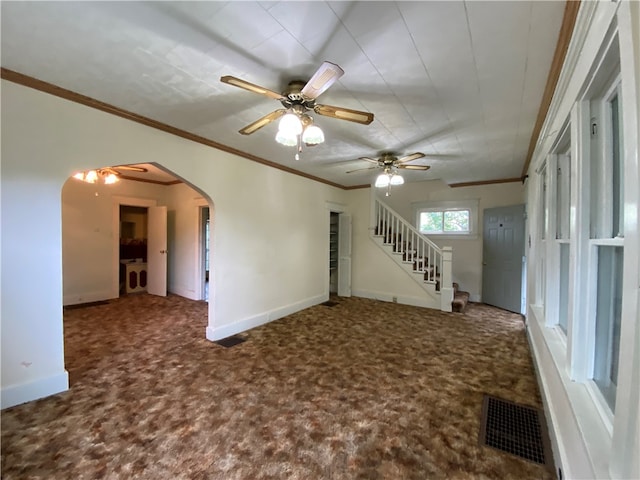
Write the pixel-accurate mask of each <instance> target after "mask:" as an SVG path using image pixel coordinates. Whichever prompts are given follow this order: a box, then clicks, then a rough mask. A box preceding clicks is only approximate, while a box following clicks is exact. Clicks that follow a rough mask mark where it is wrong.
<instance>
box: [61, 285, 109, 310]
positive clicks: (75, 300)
mask: <svg viewBox="0 0 640 480" xmlns="http://www.w3.org/2000/svg"><path fill="white" fill-rule="evenodd" d="M111 298H115V297H114V296H113V295H112V294H111V289H107V290H97V291H95V292H76V293H71V294H67V295H64V296H63V298H62V305H63V306H65V307H66V306H68V305H78V304H81V303H91V302H100V301H102V300H109V299H111Z"/></svg>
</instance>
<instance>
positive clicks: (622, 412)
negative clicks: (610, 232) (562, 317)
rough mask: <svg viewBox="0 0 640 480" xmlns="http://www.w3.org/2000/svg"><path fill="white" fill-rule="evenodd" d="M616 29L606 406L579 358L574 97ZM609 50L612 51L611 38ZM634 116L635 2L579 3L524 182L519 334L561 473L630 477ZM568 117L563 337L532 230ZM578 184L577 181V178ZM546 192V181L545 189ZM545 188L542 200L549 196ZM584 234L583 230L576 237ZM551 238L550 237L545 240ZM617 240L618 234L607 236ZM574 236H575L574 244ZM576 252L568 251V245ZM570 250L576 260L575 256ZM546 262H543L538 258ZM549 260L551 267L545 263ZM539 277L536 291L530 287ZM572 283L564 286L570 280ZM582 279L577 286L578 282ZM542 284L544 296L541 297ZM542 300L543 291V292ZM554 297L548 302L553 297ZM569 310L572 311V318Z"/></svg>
mask: <svg viewBox="0 0 640 480" xmlns="http://www.w3.org/2000/svg"><path fill="white" fill-rule="evenodd" d="M615 32H617V34H618V39H619V50H618V51H619V55H620V61H621V69H620V70H621V79H622V98H623V104H622V113H623V141H624V152H623V157H624V173H625V183H624V195H625V198H624V208H625V218H624V273H623V286H622V314H621V333H620V349H619V365H620V367H619V370H618V377H617V388H616V391H617V394H616V403H615V412H611V410H610V409H609V408H608V407H606V405H603V403H602V402H600V400H599V397H598V396H599V392H598V391H597V387H594V386H593V382H592V381H591V380H590V379H591V376H592V373H591V372H592V369H590V365H592V360H589V359H588V356H589V354H590V351H592V346H590V343H591V344H592V343H594V342H593V340H591V341H589V340H588V339H589V338H590V337H591V338H592V339H593V338H594V337H595V332H593V331H589V329H590V328H591V327H590V325H591V323H590V322H591V321H592V319H593V318H595V314H593V311H592V310H593V307H592V304H595V300H594V297H595V293H594V292H593V290H594V289H591V290H592V291H590V290H589V286H590V285H593V282H591V281H590V277H589V275H590V274H591V275H593V274H592V273H590V272H589V270H590V267H589V265H588V263H589V262H588V261H587V254H586V253H585V252H586V251H587V250H588V249H587V248H585V247H584V246H582V244H585V243H589V239H588V238H587V239H586V241H585V240H584V237H585V234H584V233H582V232H584V231H586V232H588V231H589V227H588V225H589V211H588V208H590V206H589V203H588V200H587V201H585V199H588V198H589V196H588V193H589V192H590V191H591V189H590V187H589V186H588V185H589V184H588V178H587V176H586V175H580V173H579V172H585V171H586V172H588V171H590V165H591V164H592V163H591V159H590V157H589V151H588V150H589V148H590V147H589V146H588V145H589V144H590V134H589V127H590V120H589V115H586V117H585V118H584V124H583V123H582V122H583V117H581V115H580V114H581V113H582V110H581V109H580V108H579V107H580V105H579V102H580V101H581V100H582V99H583V96H584V94H585V92H586V91H587V86H588V85H589V83H590V82H591V80H592V78H593V75H594V73H595V72H596V71H597V64H598V58H599V56H600V55H601V54H602V53H603V52H604V51H606V48H605V46H606V45H608V39H610V38H611V35H612V33H615ZM613 45H614V47H613V48H617V47H616V46H615V45H616V44H613ZM639 118H640V4H639V3H638V2H627V1H620V2H583V3H582V4H581V6H580V12H579V14H578V18H577V22H576V27H575V29H574V33H573V37H572V40H571V44H570V46H569V50H568V54H567V59H566V60H565V64H564V66H563V70H562V73H561V76H560V79H559V82H558V87H557V89H556V93H555V96H554V99H553V101H552V103H551V106H550V109H549V115H548V116H547V119H546V120H545V124H544V125H543V130H542V135H541V140H540V142H539V143H538V145H537V146H536V150H535V152H534V155H533V159H532V163H531V168H530V169H529V180H528V181H527V203H528V211H529V215H530V218H531V219H532V221H530V222H529V227H530V229H531V230H530V234H531V238H532V239H533V242H532V245H531V248H530V249H529V250H528V251H529V253H528V274H529V282H528V283H529V286H530V288H529V300H530V302H531V303H530V304H529V305H528V310H527V322H528V325H529V328H528V335H529V340H530V343H531V346H532V350H533V353H534V359H535V365H536V370H537V372H538V375H539V378H540V383H541V387H542V394H543V400H544V404H545V409H546V411H547V419H548V420H549V421H550V422H551V435H552V440H553V443H554V445H555V460H556V463H557V464H558V466H559V467H560V468H562V470H563V473H564V477H565V478H625V479H631V478H640V464H639V455H638V452H639V451H640V412H639V411H640V382H639V380H638V379H639V378H640V361H639V359H640V334H639V332H640V315H639V312H638V308H639V306H640V303H639V299H640V292H639V291H638V285H640V273H639V272H640V218H639V212H638V205H639V200H640V191H639V185H640V169H639V165H638V150H639V147H640V143H639V140H638V139H639V134H640V130H639V124H638V119H639ZM567 119H571V122H572V125H571V132H572V152H571V156H572V172H571V178H572V185H573V186H572V204H571V220H570V223H571V232H577V237H578V238H577V239H576V238H575V237H574V236H573V235H574V233H572V238H571V245H572V246H571V249H572V251H571V263H570V265H571V267H570V268H571V272H570V278H571V280H570V282H569V284H570V293H569V318H568V328H567V334H566V335H565V334H564V333H562V332H561V331H560V329H559V328H557V327H556V325H555V321H554V318H555V316H554V312H555V311H556V309H557V308H558V300H557V298H553V296H552V295H551V294H550V293H549V292H553V291H554V290H555V289H557V288H558V285H557V283H558V280H557V279H555V278H554V276H553V275H552V274H551V273H550V272H553V271H554V270H555V271H557V265H553V264H552V261H551V260H549V255H550V254H551V253H552V252H553V242H542V241H540V240H537V239H539V238H540V237H541V232H540V227H541V221H540V219H541V217H542V214H543V212H542V205H543V200H542V198H541V190H542V189H541V182H542V180H541V178H540V175H538V174H537V173H536V169H538V168H539V167H541V166H542V164H543V162H545V160H546V159H547V158H550V157H548V156H549V154H550V153H552V152H553V145H554V143H555V142H556V141H557V137H558V136H559V135H560V132H561V131H562V127H563V125H564V123H565V122H566V121H567ZM583 182H584V183H583ZM549 191H550V192H553V188H551V189H549ZM552 196H553V193H550V194H549V196H548V198H552ZM586 236H588V234H587V235H586ZM552 238H553V237H552ZM616 241H618V240H616ZM579 242H582V243H581V244H580V245H578V243H579ZM577 251H578V253H577V254H576V252H577ZM576 257H577V259H576ZM545 261H546V262H547V265H548V268H547V269H543V268H542V265H543V263H544V262H545ZM554 267H555V268H554ZM543 280H546V283H547V286H546V289H540V288H536V287H537V286H539V285H540V284H542V281H543ZM572 285H577V286H578V287H576V288H574V289H573V291H571V288H572V287H571V286H572ZM584 286H586V287H585V288H583V287H584ZM545 291H546V293H547V296H545ZM549 297H551V298H549ZM554 302H555V303H554ZM573 312H577V313H576V314H575V315H572V314H573Z"/></svg>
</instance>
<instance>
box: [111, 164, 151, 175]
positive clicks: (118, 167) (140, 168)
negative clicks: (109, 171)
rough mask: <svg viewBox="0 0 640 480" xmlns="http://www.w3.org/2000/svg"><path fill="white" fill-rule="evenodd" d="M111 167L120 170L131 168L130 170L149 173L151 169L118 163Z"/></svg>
mask: <svg viewBox="0 0 640 480" xmlns="http://www.w3.org/2000/svg"><path fill="white" fill-rule="evenodd" d="M111 168H116V169H118V170H129V171H130V172H140V173H147V172H148V171H149V170H148V169H146V168H144V167H134V166H132V165H116V166H115V167H111Z"/></svg>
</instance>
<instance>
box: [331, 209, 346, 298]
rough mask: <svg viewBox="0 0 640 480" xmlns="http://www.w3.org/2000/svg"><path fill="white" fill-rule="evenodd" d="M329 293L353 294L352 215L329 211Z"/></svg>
mask: <svg viewBox="0 0 640 480" xmlns="http://www.w3.org/2000/svg"><path fill="white" fill-rule="evenodd" d="M329 295H338V296H340V297H350V296H351V216H350V215H347V214H346V213H344V212H336V211H332V212H330V213H329Z"/></svg>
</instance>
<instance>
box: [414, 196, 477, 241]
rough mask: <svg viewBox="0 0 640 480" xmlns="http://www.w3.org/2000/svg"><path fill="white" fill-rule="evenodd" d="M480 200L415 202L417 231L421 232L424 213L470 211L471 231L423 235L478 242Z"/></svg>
mask: <svg viewBox="0 0 640 480" xmlns="http://www.w3.org/2000/svg"><path fill="white" fill-rule="evenodd" d="M479 204H480V200H479V199H471V200H444V201H439V202H414V203H412V204H411V207H412V209H413V218H414V222H415V226H416V229H418V230H420V214H421V213H422V212H434V211H438V212H439V211H447V210H469V231H468V232H460V233H452V232H447V233H429V234H426V233H425V234H423V235H425V236H428V237H437V238H443V239H458V240H477V239H478V237H479V233H478V206H479Z"/></svg>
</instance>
